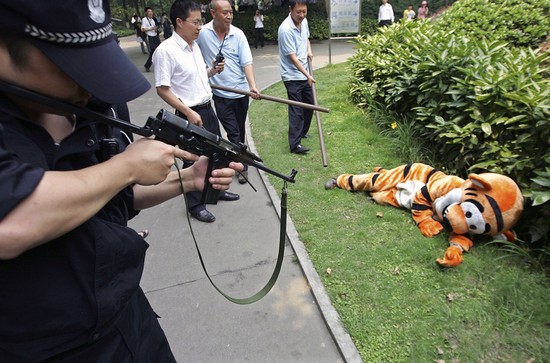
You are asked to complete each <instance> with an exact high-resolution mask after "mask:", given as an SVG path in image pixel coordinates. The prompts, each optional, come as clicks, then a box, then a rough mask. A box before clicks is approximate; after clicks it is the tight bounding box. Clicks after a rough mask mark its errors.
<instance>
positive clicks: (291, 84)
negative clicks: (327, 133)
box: [284, 80, 313, 150]
mask: <svg viewBox="0 0 550 363" xmlns="http://www.w3.org/2000/svg"><path fill="white" fill-rule="evenodd" d="M284 84H285V87H286V93H287V95H288V99H289V100H292V101H298V102H303V103H309V104H312V105H313V90H312V88H311V86H310V85H309V83H308V82H307V80H306V81H285V82H284ZM312 117H313V110H310V109H306V108H303V107H298V106H290V105H289V106H288V145H289V146H290V150H292V149H294V148H296V146H298V145H299V144H300V142H301V140H302V138H303V137H304V136H305V135H306V134H307V133H308V131H309V126H310V125H311V118H312Z"/></svg>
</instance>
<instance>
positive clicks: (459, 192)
mask: <svg viewBox="0 0 550 363" xmlns="http://www.w3.org/2000/svg"><path fill="white" fill-rule="evenodd" d="M325 188H326V189H334V188H340V189H345V190H347V191H352V192H367V193H369V194H370V195H371V197H372V198H373V199H374V201H375V202H376V203H377V204H381V205H391V206H394V207H397V208H405V209H408V210H410V211H411V212H412V217H413V220H414V221H415V223H416V224H417V226H418V228H419V229H420V231H421V232H422V234H423V235H424V236H426V237H433V236H436V235H438V234H439V233H440V232H441V231H443V230H444V229H445V230H447V231H449V232H450V237H449V243H450V246H449V247H448V248H447V250H446V252H445V256H444V257H443V258H438V259H437V260H436V261H437V263H438V264H439V265H441V266H445V267H455V266H458V265H459V264H460V263H461V262H462V253H463V252H465V251H468V250H469V249H470V248H471V247H472V246H473V241H472V239H471V237H470V235H488V236H492V237H493V238H495V239H504V240H508V241H515V235H514V233H513V232H512V231H511V228H512V227H513V226H514V224H515V223H516V222H517V221H518V219H519V217H520V215H521V213H522V211H523V196H522V195H521V191H520V189H519V187H518V186H517V184H516V183H515V182H514V181H513V180H512V179H510V178H509V177H507V176H504V175H501V174H495V173H483V174H470V175H468V179H466V180H464V179H462V178H460V177H458V176H454V175H446V174H444V173H443V172H441V171H439V170H437V169H435V168H433V167H431V166H429V165H425V164H420V163H414V164H407V165H401V166H398V167H396V168H394V169H391V170H386V169H383V168H380V167H377V168H374V171H373V172H372V173H367V174H355V175H354V174H342V175H340V176H338V178H336V179H330V180H329V181H328V182H327V183H326V184H325Z"/></svg>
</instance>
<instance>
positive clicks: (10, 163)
mask: <svg viewBox="0 0 550 363" xmlns="http://www.w3.org/2000/svg"><path fill="white" fill-rule="evenodd" d="M4 137H5V130H4V127H3V126H2V125H1V124H0V191H1V192H0V220H2V219H4V217H5V216H6V215H8V214H9V213H10V212H11V211H12V210H13V209H14V208H15V207H16V206H17V205H18V204H19V203H21V201H23V200H24V199H25V198H27V197H28V196H29V195H30V194H31V193H32V192H33V191H34V189H36V186H37V185H38V183H40V180H41V179H42V177H43V176H44V172H45V171H44V169H41V168H34V167H32V166H31V165H29V164H25V163H22V162H20V161H18V160H17V158H16V157H15V156H14V155H13V154H12V153H11V152H10V151H9V150H7V149H6V144H5V141H4Z"/></svg>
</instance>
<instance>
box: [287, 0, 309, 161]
mask: <svg viewBox="0 0 550 363" xmlns="http://www.w3.org/2000/svg"><path fill="white" fill-rule="evenodd" d="M289 4H290V14H289V15H288V17H287V18H286V19H285V20H284V21H283V22H282V23H281V25H280V26H279V57H280V58H281V63H280V70H281V78H282V79H283V82H284V84H285V87H286V92H287V94H288V99H289V100H293V101H298V102H304V103H309V104H313V90H312V88H311V85H312V84H313V82H315V79H313V77H312V76H311V75H310V73H309V66H308V58H310V59H311V58H313V53H312V51H311V44H310V42H309V27H308V23H307V19H306V16H307V3H306V0H290V2H289ZM312 116H313V111H312V110H309V109H304V108H302V107H297V106H288V124H289V125H288V144H289V146H290V151H291V152H293V153H297V154H304V153H307V152H308V151H309V149H308V148H307V147H305V146H303V145H302V144H301V140H302V139H303V138H307V137H308V136H309V135H308V134H307V132H308V131H309V126H310V125H311V118H312Z"/></svg>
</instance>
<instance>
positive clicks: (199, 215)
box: [189, 209, 216, 223]
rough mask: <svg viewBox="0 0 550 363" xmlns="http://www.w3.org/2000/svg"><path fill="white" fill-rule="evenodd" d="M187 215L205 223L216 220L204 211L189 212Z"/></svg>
mask: <svg viewBox="0 0 550 363" xmlns="http://www.w3.org/2000/svg"><path fill="white" fill-rule="evenodd" d="M189 214H191V216H193V218H195V219H197V220H199V221H201V222H205V223H212V222H214V221H215V220H216V217H214V215H213V214H212V213H210V212H209V211H207V210H206V209H199V210H197V211H189Z"/></svg>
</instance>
